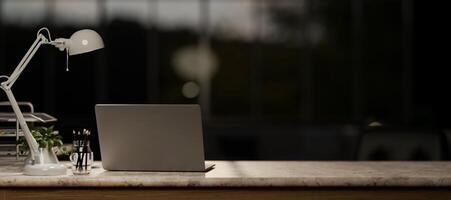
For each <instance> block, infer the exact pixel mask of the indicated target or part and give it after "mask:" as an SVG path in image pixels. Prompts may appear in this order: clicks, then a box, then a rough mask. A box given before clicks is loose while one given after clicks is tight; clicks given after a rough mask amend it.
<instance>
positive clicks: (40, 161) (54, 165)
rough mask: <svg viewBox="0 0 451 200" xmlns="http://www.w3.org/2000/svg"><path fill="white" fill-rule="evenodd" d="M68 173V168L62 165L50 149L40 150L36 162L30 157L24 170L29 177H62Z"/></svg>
mask: <svg viewBox="0 0 451 200" xmlns="http://www.w3.org/2000/svg"><path fill="white" fill-rule="evenodd" d="M66 173H67V168H66V166H64V165H63V164H60V163H59V162H58V158H57V157H56V155H55V152H53V150H51V149H48V148H39V152H38V153H37V155H36V157H35V159H34V161H33V160H32V159H31V157H28V158H27V159H26V160H25V167H24V169H23V174H24V175H29V176H60V175H66Z"/></svg>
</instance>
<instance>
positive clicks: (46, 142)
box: [18, 126, 63, 154]
mask: <svg viewBox="0 0 451 200" xmlns="http://www.w3.org/2000/svg"><path fill="white" fill-rule="evenodd" d="M53 128H54V127H53V126H50V127H38V128H34V129H32V130H31V134H32V135H33V137H34V139H36V142H37V143H38V144H39V148H42V149H43V150H47V151H53V148H54V147H60V146H62V145H63V141H62V137H61V136H60V135H58V133H56V132H55V131H54V129H53ZM18 143H19V145H20V147H19V148H20V152H21V154H26V153H28V151H29V149H28V143H27V141H26V140H25V138H24V137H21V138H20V139H19V140H18Z"/></svg>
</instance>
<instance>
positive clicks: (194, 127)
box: [95, 104, 213, 172]
mask: <svg viewBox="0 0 451 200" xmlns="http://www.w3.org/2000/svg"><path fill="white" fill-rule="evenodd" d="M95 113H96V121H97V130H98V135H99V142H100V154H101V156H102V165H103V168H104V169H106V170H121V171H177V172H184V171H186V172H203V171H208V170H210V169H211V168H212V167H213V164H205V160H204V146H203V135H202V120H201V112H200V106H199V105H191V104H189V105H188V104H187V105H176V104H168V105H165V104H98V105H96V106H95Z"/></svg>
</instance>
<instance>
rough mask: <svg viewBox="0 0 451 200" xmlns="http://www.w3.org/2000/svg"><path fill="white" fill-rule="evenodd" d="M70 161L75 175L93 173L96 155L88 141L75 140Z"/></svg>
mask: <svg viewBox="0 0 451 200" xmlns="http://www.w3.org/2000/svg"><path fill="white" fill-rule="evenodd" d="M70 161H71V162H72V173H73V174H74V175H84V174H89V173H91V167H92V164H93V162H94V153H93V152H92V151H91V147H90V146H89V141H88V140H74V143H73V150H72V154H71V155H70Z"/></svg>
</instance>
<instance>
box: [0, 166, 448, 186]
mask: <svg viewBox="0 0 451 200" xmlns="http://www.w3.org/2000/svg"><path fill="white" fill-rule="evenodd" d="M209 162H211V163H215V164H216V167H215V169H213V170H211V171H209V172H206V173H194V172H188V173H187V172H117V171H105V170H104V169H103V168H101V167H98V168H95V169H93V171H92V173H91V174H90V175H85V176H74V175H72V174H71V172H70V170H68V174H67V175H65V176H50V177H46V176H37V177H32V176H24V175H22V173H21V163H14V162H2V161H1V160H0V187H346V186H355V187H365V186H370V187H373V186H426V187H437V186H439V187H445V186H448V187H449V186H451V162H335V161H329V162H312V161H209ZM66 164H67V165H69V163H66ZM97 164H98V165H99V166H100V163H97Z"/></svg>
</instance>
